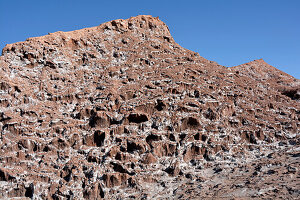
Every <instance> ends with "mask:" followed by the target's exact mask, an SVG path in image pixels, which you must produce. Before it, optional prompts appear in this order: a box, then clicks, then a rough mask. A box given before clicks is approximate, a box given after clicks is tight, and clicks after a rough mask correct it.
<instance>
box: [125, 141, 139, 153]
mask: <svg viewBox="0 0 300 200" xmlns="http://www.w3.org/2000/svg"><path fill="white" fill-rule="evenodd" d="M141 149H142V147H141V146H139V145H137V144H136V143H135V142H133V141H127V152H129V153H133V152H134V151H139V150H141Z"/></svg>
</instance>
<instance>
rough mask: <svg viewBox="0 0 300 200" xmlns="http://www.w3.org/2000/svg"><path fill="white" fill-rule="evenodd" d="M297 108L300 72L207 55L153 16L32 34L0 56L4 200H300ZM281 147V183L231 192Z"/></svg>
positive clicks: (0, 175)
mask: <svg viewBox="0 0 300 200" xmlns="http://www.w3.org/2000/svg"><path fill="white" fill-rule="evenodd" d="M299 108H300V105H299V80H297V79H295V78H293V77H292V76H290V75H288V74H285V73H283V72H281V71H279V70H277V69H276V68H274V67H272V66H270V65H268V64H267V63H265V62H264V61H263V60H257V61H253V62H250V63H247V64H244V65H240V66H237V67H233V68H226V67H224V66H220V65H218V64H217V63H215V62H212V61H208V60H206V59H204V58H202V57H201V56H199V55H198V54H197V53H195V52H192V51H189V50H187V49H184V48H182V47H181V46H179V45H178V44H177V43H175V41H174V39H173V38H172V36H171V34H170V32H169V29H168V27H167V26H166V25H165V24H164V23H163V22H162V21H160V20H159V19H158V18H154V17H151V16H144V15H143V16H137V17H132V18H130V19H127V20H114V21H111V22H107V23H104V24H102V25H100V26H97V27H93V28H86V29H82V30H77V31H72V32H56V33H51V34H49V35H47V36H42V37H37V38H29V39H27V40H26V41H25V42H19V43H15V44H10V45H7V46H6V47H5V48H4V49H3V52H2V56H1V57H0V130H1V135H0V137H1V138H0V139H1V140H0V147H1V148H0V198H9V197H28V198H34V199H40V198H45V199H61V198H66V199H72V198H75V199H76V198H81V199H82V198H85V199H99V198H105V199H111V198H113V199H115V198H137V199H142V198H144V199H147V198H149V199H153V198H161V199H164V198H188V197H190V198H197V197H199V196H197V195H199V194H200V195H202V196H203V197H205V196H206V197H220V198H230V197H241V198H248V197H252V196H253V195H254V193H255V192H257V190H260V191H259V193H258V196H255V197H257V198H260V197H274V195H281V196H283V197H284V196H288V197H291V198H294V197H299V188H298V189H297V188H295V185H297V183H298V184H299V171H298V168H297V167H296V166H297V164H298V166H299V159H298V160H297V159H294V158H297V155H298V154H299V128H300V123H299V118H300V112H299ZM285 149H289V151H290V154H292V155H296V156H295V157H293V156H292V158H291V159H289V158H290V157H291V156H290V155H287V154H284V155H285V156H286V158H287V159H286V162H287V163H286V164H287V165H289V164H290V165H289V166H287V168H286V169H287V172H288V173H290V174H291V175H292V176H293V177H291V179H290V180H292V182H291V183H287V182H288V179H283V180H284V181H287V182H284V184H281V185H282V187H285V189H284V190H281V189H282V188H281V189H280V188H277V190H276V191H275V192H274V190H275V189H276V184H277V183H276V181H274V180H273V182H272V179H267V181H270V182H269V183H264V184H261V187H260V188H258V187H255V186H253V184H252V182H251V184H252V186H253V187H252V189H251V191H250V190H249V191H250V192H248V193H242V192H241V191H240V192H239V190H241V188H247V187H248V185H249V184H248V185H247V184H244V185H243V184H242V185H241V186H239V185H238V186H235V187H237V188H240V189H239V190H235V189H232V188H233V187H231V185H230V184H233V182H236V179H235V178H230V177H231V174H230V173H229V172H230V170H233V171H235V170H237V171H238V170H240V169H242V168H243V167H245V168H248V167H249V166H250V172H251V173H252V172H253V173H254V171H255V168H253V167H251V166H252V164H254V161H253V159H260V162H261V163H263V164H264V165H266V166H269V165H268V162H270V159H269V160H268V159H264V157H265V156H266V155H271V154H270V152H273V154H274V157H273V160H274V162H275V161H277V163H275V164H274V163H273V164H272V163H271V164H272V165H275V166H277V168H276V167H275V169H273V168H272V169H271V168H270V169H269V170H273V171H274V170H275V172H274V173H273V171H269V172H268V171H267V176H268V177H269V176H274V177H275V176H276V173H277V171H279V170H280V169H281V168H280V167H282V166H280V162H281V161H282V155H281V154H283V153H278V152H285V151H284V150H285ZM297 151H298V153H297ZM298 157H299V156H298ZM224 165H225V166H226V167H225V168H226V169H225V168H224ZM284 169H285V168H284ZM207 170H208V171H207ZM209 170H212V171H209ZM253 170H254V171H253ZM276 170H277V171H276ZM206 172H209V173H206ZM250 172H249V171H248V172H247V173H245V174H246V175H245V176H251V174H250ZM214 173H215V174H218V173H221V174H222V173H223V175H222V176H223V177H225V176H226V177H228V180H231V181H223V182H222V184H223V186H224V187H223V186H222V188H225V189H224V190H223V189H222V193H218V191H217V189H215V188H218V187H219V186H220V183H219V182H218V183H217V181H218V180H219V179H220V178H219V177H218V178H219V179H218V180H214V179H211V178H214V177H217V176H215V175H214ZM224 174H226V175H224ZM233 174H234V173H233ZM263 174H265V173H260V177H261V178H263V177H264V175H263ZM280 174H282V173H281V172H280ZM247 181H248V179H247ZM253 181H257V180H256V179H253ZM215 183H216V184H215ZM234 184H236V183H234ZM251 184H250V185H251ZM270 184H271V185H272V186H274V188H275V189H274V188H273V190H272V192H270V190H268V189H264V188H262V187H267V185H270ZM212 188H214V189H213V190H212ZM200 190H201V191H200ZM190 191H192V192H190ZM209 191H211V192H209ZM212 191H214V192H215V193H213V192H212ZM226 191H228V193H227V194H228V195H229V196H228V195H227V196H226V195H225V194H226ZM230 192H231V193H230ZM172 195H173V196H172ZM230 195H231V196H230ZM243 195H244V196H243Z"/></svg>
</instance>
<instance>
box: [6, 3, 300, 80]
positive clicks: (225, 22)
mask: <svg viewBox="0 0 300 200" xmlns="http://www.w3.org/2000/svg"><path fill="white" fill-rule="evenodd" d="M140 14H147V15H152V16H154V17H156V16H159V18H160V19H161V20H162V21H164V22H165V23H166V24H167V25H168V26H169V28H170V31H171V34H172V36H173V37H174V39H175V41H176V42H177V43H179V44H180V45H181V46H183V47H185V48H187V49H190V50H193V51H196V52H198V53H199V54H200V55H201V56H203V57H205V58H207V59H209V60H213V61H216V62H218V63H219V64H221V65H224V66H228V67H230V66H235V65H239V64H243V63H246V62H249V61H251V60H255V59H259V58H263V59H264V60H265V61H266V62H267V63H269V64H271V65H273V66H274V67H276V68H278V69H280V70H282V71H284V72H286V73H288V74H291V75H293V76H294V77H296V78H300V0H185V1H176V0H173V1H168V0H165V1H164V0H159V1H157V0H151V1H142V0H139V1H138V0H123V1H118V0H114V1H101V0H98V1H97V0H81V1H80V0H51V1H44V0H28V1H24V0H0V49H1V50H2V48H3V47H4V46H5V44H9V43H14V42H18V41H24V40H26V38H29V37H35V36H42V35H46V34H48V33H49V32H56V31H71V30H76V29H81V28H85V27H91V26H97V25H99V24H101V23H103V22H106V21H110V20H114V19H120V18H121V19H127V18H129V17H131V16H136V15H140Z"/></svg>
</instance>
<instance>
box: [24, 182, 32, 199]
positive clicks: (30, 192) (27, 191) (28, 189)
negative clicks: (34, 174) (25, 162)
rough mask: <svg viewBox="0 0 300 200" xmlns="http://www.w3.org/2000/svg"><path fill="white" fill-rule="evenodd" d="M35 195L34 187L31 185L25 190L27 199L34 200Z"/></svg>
mask: <svg viewBox="0 0 300 200" xmlns="http://www.w3.org/2000/svg"><path fill="white" fill-rule="evenodd" d="M33 194H34V185H33V183H30V185H29V187H26V188H25V197H29V198H32V197H33Z"/></svg>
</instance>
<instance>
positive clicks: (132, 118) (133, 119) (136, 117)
mask: <svg viewBox="0 0 300 200" xmlns="http://www.w3.org/2000/svg"><path fill="white" fill-rule="evenodd" d="M127 119H128V121H129V122H130V123H142V122H146V121H148V117H147V115H145V114H138V113H132V114H130V115H129V116H128V118H127Z"/></svg>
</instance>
